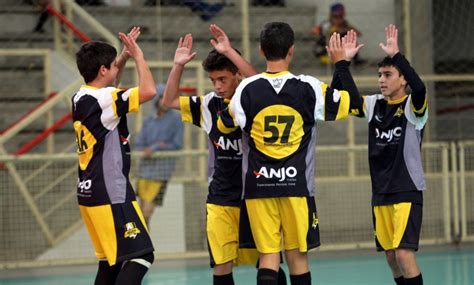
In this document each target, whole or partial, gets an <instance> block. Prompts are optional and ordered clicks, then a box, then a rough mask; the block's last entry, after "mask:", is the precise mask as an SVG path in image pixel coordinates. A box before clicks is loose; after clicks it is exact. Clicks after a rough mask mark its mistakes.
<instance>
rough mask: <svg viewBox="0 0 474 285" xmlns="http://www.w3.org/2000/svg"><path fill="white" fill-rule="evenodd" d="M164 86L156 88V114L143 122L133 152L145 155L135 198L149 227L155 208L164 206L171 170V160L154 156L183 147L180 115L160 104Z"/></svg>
mask: <svg viewBox="0 0 474 285" xmlns="http://www.w3.org/2000/svg"><path fill="white" fill-rule="evenodd" d="M164 90H165V87H164V85H163V84H159V85H158V87H157V92H156V93H157V94H159V96H157V98H155V99H154V102H153V103H154V107H155V112H154V113H153V114H151V115H150V116H148V117H146V118H145V120H144V121H143V127H142V130H141V132H140V134H139V136H138V138H137V143H136V149H137V150H141V151H143V152H144V158H143V159H142V160H141V162H140V166H139V168H138V173H137V176H138V183H137V184H138V186H137V194H138V195H137V196H138V197H139V204H140V208H141V210H142V212H143V216H144V218H145V222H146V223H147V224H149V221H150V218H151V215H152V214H153V211H154V209H155V206H161V205H162V204H163V199H164V195H165V192H166V186H167V183H168V180H169V178H170V176H171V174H172V172H173V170H174V165H175V162H176V159H175V158H174V157H164V158H153V157H151V156H152V154H153V153H155V152H160V151H169V150H178V149H181V146H182V144H183V123H182V122H181V116H180V114H179V113H177V112H175V111H174V110H169V109H168V108H166V107H165V106H163V105H162V104H161V100H162V94H163V92H164Z"/></svg>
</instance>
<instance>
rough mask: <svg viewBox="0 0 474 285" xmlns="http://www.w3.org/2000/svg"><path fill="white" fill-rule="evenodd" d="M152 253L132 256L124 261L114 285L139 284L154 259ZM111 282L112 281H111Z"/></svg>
mask: <svg viewBox="0 0 474 285" xmlns="http://www.w3.org/2000/svg"><path fill="white" fill-rule="evenodd" d="M154 258H155V257H154V255H153V253H148V254H146V255H143V256H140V257H137V258H133V259H131V260H129V261H127V262H126V263H125V265H124V266H123V267H122V270H120V273H119V275H118V276H117V281H116V282H115V285H140V284H142V279H143V277H144V276H145V274H146V272H147V271H148V268H150V266H151V264H152V263H153V260H154ZM112 284H113V283H112Z"/></svg>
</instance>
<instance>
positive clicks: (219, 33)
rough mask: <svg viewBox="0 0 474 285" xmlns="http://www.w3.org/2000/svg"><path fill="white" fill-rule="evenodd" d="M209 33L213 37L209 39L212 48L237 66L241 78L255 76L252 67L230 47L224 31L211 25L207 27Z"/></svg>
mask: <svg viewBox="0 0 474 285" xmlns="http://www.w3.org/2000/svg"><path fill="white" fill-rule="evenodd" d="M209 31H210V32H211V34H212V35H213V36H214V39H211V44H212V46H213V47H214V48H215V49H216V50H217V52H218V53H220V54H223V55H225V56H226V57H227V58H228V59H230V61H232V62H233V63H234V64H235V66H237V68H238V69H239V71H240V73H241V74H242V75H243V76H245V77H250V76H253V75H255V74H257V72H256V71H255V69H254V68H253V66H252V65H251V64H250V63H249V62H248V61H246V60H245V59H244V58H243V57H242V56H241V55H240V54H239V53H238V52H237V51H236V50H235V49H234V48H233V47H232V45H231V44H230V41H229V38H228V37H227V35H226V33H225V32H224V30H222V29H221V28H220V27H219V26H217V25H215V24H212V25H210V26H209Z"/></svg>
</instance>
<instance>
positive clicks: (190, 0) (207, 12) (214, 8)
mask: <svg viewBox="0 0 474 285" xmlns="http://www.w3.org/2000/svg"><path fill="white" fill-rule="evenodd" d="M160 4H161V5H185V6H188V7H189V8H191V11H193V12H195V13H196V14H198V15H199V17H201V19H202V20H203V21H209V20H211V19H212V18H213V17H214V16H216V15H217V13H219V12H220V11H221V10H222V9H223V8H224V6H225V4H224V2H223V3H213V4H210V3H206V2H204V1H202V0H161V1H160ZM154 5H156V0H146V1H145V6H154Z"/></svg>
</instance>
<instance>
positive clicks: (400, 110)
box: [393, 106, 403, 117]
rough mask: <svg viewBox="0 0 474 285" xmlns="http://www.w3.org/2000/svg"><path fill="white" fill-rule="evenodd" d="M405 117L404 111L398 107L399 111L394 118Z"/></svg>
mask: <svg viewBox="0 0 474 285" xmlns="http://www.w3.org/2000/svg"><path fill="white" fill-rule="evenodd" d="M402 115H403V109H402V107H401V106H400V107H398V109H397V111H396V112H395V114H394V115H393V116H394V117H401V116H402Z"/></svg>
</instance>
